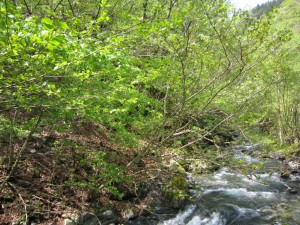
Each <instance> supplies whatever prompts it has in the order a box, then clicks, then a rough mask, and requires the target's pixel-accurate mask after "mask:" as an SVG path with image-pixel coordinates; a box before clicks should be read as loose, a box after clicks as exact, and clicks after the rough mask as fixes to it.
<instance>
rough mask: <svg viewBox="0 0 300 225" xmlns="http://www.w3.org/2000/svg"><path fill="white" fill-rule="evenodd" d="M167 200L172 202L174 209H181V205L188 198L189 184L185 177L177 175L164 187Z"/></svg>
mask: <svg viewBox="0 0 300 225" xmlns="http://www.w3.org/2000/svg"><path fill="white" fill-rule="evenodd" d="M163 194H164V196H165V198H166V199H167V200H168V201H170V202H171V204H172V207H174V208H180V205H182V204H183V202H184V201H185V200H186V199H187V197H188V183H187V181H186V179H185V177H184V176H182V175H175V176H173V177H172V179H170V180H169V181H168V182H167V183H165V184H164V186H163Z"/></svg>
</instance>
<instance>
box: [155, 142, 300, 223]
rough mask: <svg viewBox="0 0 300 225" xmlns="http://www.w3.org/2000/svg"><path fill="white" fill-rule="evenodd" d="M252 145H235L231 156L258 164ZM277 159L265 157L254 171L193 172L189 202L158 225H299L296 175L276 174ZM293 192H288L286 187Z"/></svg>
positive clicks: (298, 178) (299, 182)
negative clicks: (245, 172)
mask: <svg viewBox="0 0 300 225" xmlns="http://www.w3.org/2000/svg"><path fill="white" fill-rule="evenodd" d="M254 149H255V146H254V145H249V146H242V147H236V148H235V149H234V151H235V158H236V159H243V160H244V161H245V162H244V163H246V165H249V168H250V166H251V164H253V163H254V164H259V163H261V162H260V160H258V159H255V158H252V157H251V156H250V155H249V154H247V153H249V152H252V151H253V150H254ZM278 167H279V162H278V161H277V160H267V161H265V162H263V167H262V168H261V169H260V170H259V171H258V172H257V171H256V172H255V174H253V173H252V174H248V175H247V174H244V173H239V172H234V171H233V170H231V169H229V168H222V169H220V170H219V171H217V172H215V173H214V174H203V175H193V177H192V180H193V185H192V186H193V187H192V189H191V190H190V191H191V195H192V197H193V201H192V203H190V204H189V205H187V206H185V207H184V209H182V210H181V211H180V212H179V213H177V215H174V216H173V218H171V219H166V220H163V221H162V220H161V221H159V222H158V225H181V224H185V225H267V224H268V225H269V224H271V225H300V176H299V173H298V174H294V175H293V176H292V177H291V178H290V179H289V180H282V179H281V178H280V177H279V175H278V172H279V170H278ZM291 189H292V190H293V191H294V192H296V191H298V193H296V194H292V193H290V192H289V190H291Z"/></svg>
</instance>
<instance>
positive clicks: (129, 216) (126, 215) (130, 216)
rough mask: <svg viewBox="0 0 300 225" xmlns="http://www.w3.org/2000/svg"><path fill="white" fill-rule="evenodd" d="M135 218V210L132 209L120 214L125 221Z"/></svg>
mask: <svg viewBox="0 0 300 225" xmlns="http://www.w3.org/2000/svg"><path fill="white" fill-rule="evenodd" d="M136 216H137V213H136V210H135V209H134V208H129V209H125V210H124V211H123V212H122V217H123V219H124V220H125V221H127V220H130V219H133V218H135V217H136Z"/></svg>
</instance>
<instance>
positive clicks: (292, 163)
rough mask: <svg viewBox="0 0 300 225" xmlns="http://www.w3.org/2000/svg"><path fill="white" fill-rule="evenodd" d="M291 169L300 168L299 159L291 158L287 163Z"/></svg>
mask: <svg viewBox="0 0 300 225" xmlns="http://www.w3.org/2000/svg"><path fill="white" fill-rule="evenodd" d="M287 164H288V166H289V167H290V169H291V170H300V160H299V159H298V160H291V161H289V162H288V163H287Z"/></svg>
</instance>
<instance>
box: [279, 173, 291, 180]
mask: <svg viewBox="0 0 300 225" xmlns="http://www.w3.org/2000/svg"><path fill="white" fill-rule="evenodd" d="M289 177H290V173H281V174H280V178H284V179H287V178H289Z"/></svg>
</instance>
